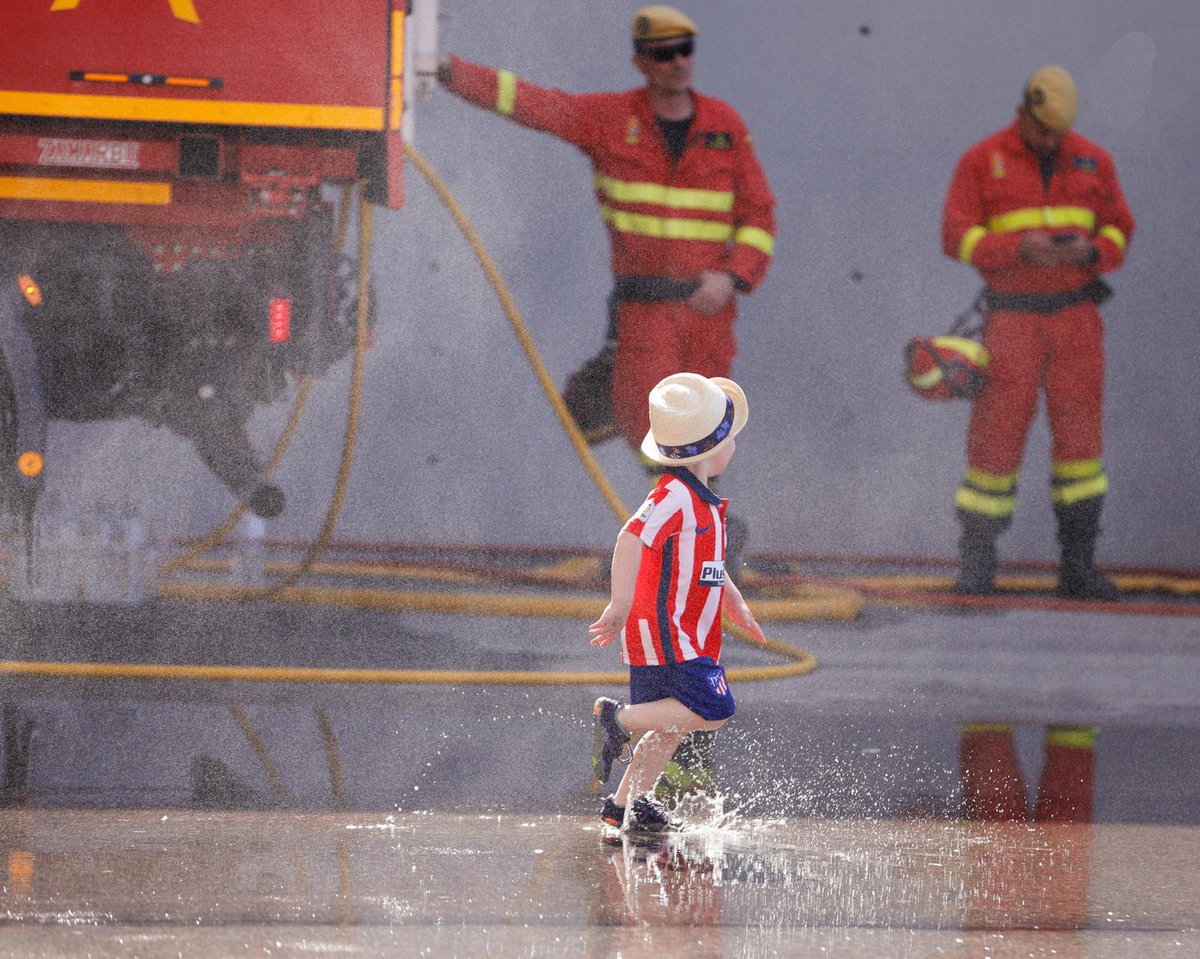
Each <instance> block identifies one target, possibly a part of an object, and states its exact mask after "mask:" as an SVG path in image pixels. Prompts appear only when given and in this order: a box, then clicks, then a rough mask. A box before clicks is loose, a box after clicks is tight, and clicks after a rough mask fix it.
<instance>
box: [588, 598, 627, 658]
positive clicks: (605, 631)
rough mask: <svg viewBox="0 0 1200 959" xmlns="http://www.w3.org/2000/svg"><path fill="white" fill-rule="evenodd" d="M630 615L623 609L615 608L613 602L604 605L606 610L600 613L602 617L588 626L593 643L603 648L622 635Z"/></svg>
mask: <svg viewBox="0 0 1200 959" xmlns="http://www.w3.org/2000/svg"><path fill="white" fill-rule="evenodd" d="M628 615H629V614H628V612H625V613H622V612H621V610H619V609H615V608H614V607H613V604H612V603H609V604H608V605H607V606H606V607H604V612H603V613H601V614H600V618H599V619H598V620H596V621H595V622H594V623H592V625H591V626H589V627H588V633H589V634H590V635H591V637H592V645H593V646H599V647H600V648H601V649H603V648H604V647H605V646H607V645H608V644H609V643H611V642H612V641H613V640H614V639H616V638H617V637H618V636H620V635H621V630H622V628H623V627H624V626H625V620H626V618H627V617H628Z"/></svg>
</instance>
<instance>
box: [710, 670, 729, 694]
mask: <svg viewBox="0 0 1200 959" xmlns="http://www.w3.org/2000/svg"><path fill="white" fill-rule="evenodd" d="M708 685H710V686H711V687H712V688H713V692H714V693H716V694H717V695H718V696H725V695H728V693H729V683H727V682H725V671H724V670H721V671H719V672H715V673H709V676H708Z"/></svg>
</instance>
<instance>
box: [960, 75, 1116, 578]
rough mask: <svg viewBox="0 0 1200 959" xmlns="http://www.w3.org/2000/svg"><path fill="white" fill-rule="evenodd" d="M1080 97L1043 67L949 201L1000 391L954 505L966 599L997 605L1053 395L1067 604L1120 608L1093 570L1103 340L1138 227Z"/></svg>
mask: <svg viewBox="0 0 1200 959" xmlns="http://www.w3.org/2000/svg"><path fill="white" fill-rule="evenodd" d="M1075 111H1076V91H1075V84H1074V82H1073V81H1072V79H1071V77H1070V75H1069V74H1068V73H1067V71H1066V70H1063V69H1062V68H1061V67H1053V66H1052V67H1045V68H1043V69H1041V70H1039V71H1038V72H1037V73H1035V74H1034V75H1033V76H1032V77H1031V78H1030V80H1029V81H1028V83H1027V84H1026V87H1025V96H1024V99H1023V101H1022V102H1021V104H1020V105H1019V106H1018V108H1017V117H1016V120H1015V122H1014V123H1013V124H1012V125H1011V126H1009V127H1008V128H1006V129H1003V130H1000V131H999V132H997V133H994V134H992V135H991V136H988V137H986V138H985V139H983V140H982V141H980V142H979V143H977V144H975V145H974V146H973V147H971V148H970V149H969V150H968V151H967V152H966V153H965V154H964V155H963V156H962V158H961V159H960V160H959V162H958V166H957V168H956V169H955V171H954V178H953V180H952V182H951V184H950V189H949V192H948V194H947V197H946V203H945V210H944V216H943V221H942V244H943V248H944V250H945V252H946V254H947V255H949V256H951V257H954V258H956V259H959V260H961V261H962V262H964V263H967V264H969V265H971V266H973V267H975V269H976V270H978V271H979V273H980V275H981V276H982V278H983V280H984V283H985V284H986V289H985V294H984V295H985V304H986V317H987V319H986V323H985V326H984V339H983V342H984V345H985V346H986V347H987V349H988V351H989V353H990V354H991V362H990V365H989V368H988V369H989V381H988V384H987V386H986V387H985V388H984V389H983V391H982V392H981V393H980V394H979V396H978V397H977V399H976V400H975V404H974V408H973V410H972V413H971V422H970V427H969V430H968V434H967V472H966V476H965V478H964V479H963V483H962V485H961V486H960V487H959V489H958V493H957V495H956V497H955V506H956V508H957V512H958V517H959V520H960V522H961V524H962V538H961V540H960V548H961V567H960V572H959V576H958V580H957V582H956V584H955V588H956V589H957V590H958V591H959V592H962V593H968V594H985V593H989V592H992V591H993V589H994V582H995V571H996V555H997V554H996V538H997V537H998V536H999V534H1000V533H1001V532H1003V531H1004V530H1005V529H1006V528H1007V527H1008V525H1009V524H1010V522H1011V521H1012V516H1013V512H1014V510H1015V508H1016V494H1017V479H1018V473H1019V469H1020V465H1021V459H1022V455H1023V452H1024V447H1025V439H1026V435H1027V433H1028V431H1029V426H1030V424H1031V422H1032V421H1033V417H1034V414H1035V413H1036V411H1037V406H1038V400H1039V395H1040V394H1041V393H1042V392H1043V391H1044V393H1045V396H1046V409H1047V415H1048V418H1049V423H1050V432H1051V436H1052V447H1051V451H1050V498H1051V501H1052V503H1053V506H1054V512H1055V515H1056V518H1057V523H1058V540H1059V543H1060V545H1061V548H1062V562H1061V566H1060V571H1059V582H1058V592H1059V594H1060V595H1062V596H1065V597H1070V598H1080V599H1115V598H1116V597H1117V595H1118V591H1117V589H1116V587H1115V586H1114V584H1113V583H1112V582H1111V581H1110V580H1109V579H1107V577H1105V576H1104V575H1103V574H1101V573H1100V572H1099V571H1098V570H1097V569H1096V567H1095V564H1094V558H1093V554H1094V549H1095V542H1096V537H1097V535H1098V534H1099V529H1100V526H1099V523H1100V513H1101V509H1102V507H1103V504H1104V496H1105V493H1106V492H1107V490H1108V476H1107V474H1106V473H1105V471H1104V465H1103V461H1102V453H1103V446H1102V438H1101V419H1102V413H1103V408H1102V397H1103V389H1104V349H1103V338H1104V327H1103V323H1102V321H1101V319H1100V313H1099V311H1098V310H1097V305H1098V304H1099V303H1100V302H1102V301H1103V300H1104V299H1105V298H1106V297H1107V296H1108V295H1109V293H1110V292H1111V291H1110V290H1109V289H1108V287H1107V286H1106V285H1105V284H1104V283H1103V282H1102V281H1100V279H1099V278H1100V276H1101V274H1103V273H1107V272H1109V271H1111V270H1115V269H1117V268H1118V267H1119V266H1121V264H1122V263H1123V262H1124V260H1125V252H1126V249H1127V247H1128V244H1129V240H1130V238H1131V237H1132V235H1133V229H1134V223H1133V217H1132V216H1131V215H1130V212H1129V208H1128V207H1127V206H1126V203H1125V198H1124V196H1123V194H1122V191H1121V186H1120V184H1119V183H1118V181H1117V174H1116V170H1115V168H1114V166H1113V161H1112V158H1111V157H1110V156H1109V154H1108V153H1106V152H1105V151H1104V150H1103V149H1102V148H1100V147H1099V146H1097V145H1096V144H1095V143H1092V142H1091V141H1090V140H1087V139H1085V138H1084V137H1082V136H1080V135H1079V134H1078V133H1076V132H1074V131H1073V130H1072V126H1073V125H1074V122H1075Z"/></svg>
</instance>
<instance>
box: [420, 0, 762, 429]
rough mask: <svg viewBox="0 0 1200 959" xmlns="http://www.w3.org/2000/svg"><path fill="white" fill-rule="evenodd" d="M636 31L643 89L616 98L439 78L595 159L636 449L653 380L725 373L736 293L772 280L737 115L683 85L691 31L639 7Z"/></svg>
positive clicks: (755, 182) (619, 365)
mask: <svg viewBox="0 0 1200 959" xmlns="http://www.w3.org/2000/svg"><path fill="white" fill-rule="evenodd" d="M632 33H633V46H634V54H633V65H634V66H635V67H636V68H637V69H638V71H639V72H640V73H641V74H642V75H643V76H644V77H645V79H646V83H645V86H643V87H639V88H637V89H634V90H629V91H626V92H624V93H589V94H571V93H564V92H562V91H560V90H553V89H548V88H546V87H540V86H536V85H534V84H532V83H528V82H526V81H524V80H521V79H518V78H517V77H515V76H514V75H513V74H512V73H509V72H508V71H505V70H493V69H491V68H489V67H483V66H479V65H477V64H474V63H469V62H467V61H465V60H462V59H460V58H458V57H454V56H450V57H446V58H444V59H443V61H442V63H441V66H440V69H439V79H440V80H441V82H442V84H443V85H444V86H445V87H446V88H447V89H449V90H450V91H451V92H452V93H455V94H457V95H458V96H460V97H462V98H464V99H465V100H468V101H469V102H471V103H474V104H476V105H478V106H481V107H484V108H487V109H491V110H494V111H495V112H496V113H499V114H500V115H501V116H506V117H508V118H509V119H511V120H515V121H516V122H517V123H520V124H522V125H523V126H527V127H532V128H533V129H535V130H542V131H544V132H546V133H549V134H551V135H552V136H555V137H558V138H559V139H562V140H565V141H567V142H568V143H571V144H574V145H575V146H576V147H578V148H579V149H580V150H582V151H583V152H584V153H585V154H586V155H587V156H588V157H589V158H590V159H591V161H592V167H593V173H594V175H593V178H592V183H593V186H594V188H595V191H596V202H597V203H598V205H599V208H600V217H601V219H602V220H603V221H604V223H605V225H606V226H607V228H608V233H609V239H610V243H611V249H612V271H613V274H614V277H615V284H614V290H613V300H612V302H613V304H614V312H615V320H616V338H617V346H616V358H615V362H614V367H613V386H612V400H613V414H614V416H615V419H616V423H617V427H618V428H619V430H620V432H621V434H622V435H623V436H624V437H625V440H626V441H627V442H628V443H629V445H630V446H631V447H633V448H634V449H637V448H638V447H639V446H640V444H641V442H642V438H643V437H644V436H645V435H646V432H647V430H648V429H649V427H650V423H649V417H648V414H647V410H646V397H647V395H649V393H650V390H651V389H652V388H653V387H654V385H655V384H656V383H657V382H659V380H661V379H663V377H665V376H668V375H670V374H672V373H677V372H679V371H681V370H687V371H689V372H693V373H699V374H701V375H702V376H707V377H711V376H728V375H729V373H730V366H731V365H732V362H733V358H734V354H735V353H736V342H735V339H734V329H733V328H734V317H735V315H736V305H735V293H736V292H742V293H748V292H750V291H751V290H753V289H754V288H755V287H756V286H758V284H759V283H760V282H762V279H763V277H764V276H765V275H766V273H767V268H768V267H769V266H770V263H771V257H772V254H773V252H774V247H775V237H774V234H775V218H774V204H775V200H774V197H773V196H772V194H771V190H770V188H769V187H768V185H767V180H766V177H765V176H764V175H763V171H762V168H761V167H760V166H759V163H758V160H757V158H756V157H755V154H754V150H753V148H752V146H751V143H750V135H749V134H748V133H747V132H746V127H745V125H744V124H743V122H742V120H741V117H739V116H738V114H737V113H736V112H735V111H734V110H733V108H732V107H730V106H729V105H728V104H726V103H723V102H722V101H720V100H716V99H713V98H712V97H707V96H704V95H702V94H699V93H697V92H696V91H695V90H693V89H692V88H691V79H692V65H693V51H694V46H695V42H696V25H695V24H694V23H693V22H692V21H691V20H690V19H689V18H688V17H687V16H686V15H684V14H683V13H681V12H680V11H678V10H676V9H674V8H672V7H667V6H662V5H655V6H650V7H645V8H643V9H642V10H640V11H638V13H637V14H636V15H635V16H634V18H633V29H632Z"/></svg>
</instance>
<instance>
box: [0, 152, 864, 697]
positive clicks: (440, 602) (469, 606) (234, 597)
mask: <svg viewBox="0 0 1200 959" xmlns="http://www.w3.org/2000/svg"><path fill="white" fill-rule="evenodd" d="M405 153H406V155H407V156H408V157H409V159H410V160H412V162H413V164H414V165H415V166H416V167H417V168H418V169H419V170H420V171H421V173H422V174H423V175H424V176H425V177H426V179H427V180H428V181H429V183H430V184H431V186H432V187H433V188H434V190H435V191H436V192H437V194H438V195H439V197H440V198H441V199H442V202H443V203H444V204H445V206H446V207H447V209H448V210H449V211H450V213H451V215H452V216H453V217H454V219H455V222H456V223H457V224H458V226H459V228H460V230H461V231H462V232H463V234H464V236H465V237H466V238H467V240H468V242H469V243H470V245H471V248H472V250H473V251H474V253H475V256H476V258H477V259H478V260H479V262H480V264H481V265H482V267H483V269H484V272H485V273H486V274H487V277H488V280H489V282H490V283H491V285H492V287H493V289H494V290H495V292H496V295H497V297H498V298H499V300H500V303H501V305H502V307H503V308H504V311H505V314H506V315H507V317H508V319H509V321H510V323H511V324H512V326H513V329H514V331H515V332H516V335H517V338H518V340H519V341H520V342H521V346H522V348H523V349H524V351H525V354H526V357H527V358H528V360H529V363H530V366H531V367H532V369H533V371H534V374H535V376H536V377H537V379H538V381H539V383H540V384H541V387H542V390H543V392H544V393H545V394H546V397H547V399H548V400H549V401H550V404H551V407H552V408H553V409H554V411H555V415H556V416H557V417H558V419H559V422H560V424H561V425H562V427H563V429H564V431H565V432H566V434H567V436H568V437H569V438H570V440H571V443H572V445H573V446H574V447H575V450H576V453H577V454H578V455H579V458H580V460H581V461H582V462H583V464H584V466H585V467H586V468H587V470H588V472H589V475H590V476H591V478H592V481H593V482H594V483H595V485H596V486H597V488H598V489H599V490H600V492H601V494H602V495H603V496H604V498H605V500H606V501H607V502H608V505H609V507H610V508H611V509H612V511H613V513H614V514H615V516H616V517H617V519H618V521H620V522H624V520H625V518H626V517H627V516H628V511H627V510H626V508H625V506H624V504H623V503H622V502H621V500H620V498H619V496H618V495H617V493H616V491H615V490H614V489H613V488H612V486H611V485H610V484H609V483H608V480H607V478H606V477H605V476H604V474H603V472H602V471H601V469H600V467H599V466H598V464H597V463H596V461H595V458H594V457H593V456H592V454H591V450H590V449H589V447H588V444H587V441H586V439H585V438H584V437H583V434H582V433H581V432H580V431H579V428H578V427H577V426H576V424H575V422H574V420H573V419H572V417H571V415H570V412H569V411H568V410H567V408H566V405H565V404H564V403H563V401H562V398H561V396H560V395H559V392H558V390H557V388H556V386H555V384H554V381H553V380H552V379H551V378H550V375H549V373H548V371H547V370H546V367H545V364H544V363H543V362H542V359H541V356H540V354H539V353H538V351H537V348H536V346H535V345H534V343H533V339H532V337H531V336H530V335H529V332H528V330H527V329H526V327H525V324H524V322H523V321H522V319H521V316H520V313H519V312H518V310H517V308H516V305H515V303H514V302H513V300H512V297H511V295H510V294H509V292H508V289H507V287H506V286H505V284H504V281H503V279H502V278H501V276H500V274H499V271H498V270H497V269H496V267H495V264H494V263H493V262H492V260H491V257H490V256H489V255H488V253H487V251H486V249H485V248H484V247H483V244H482V243H481V242H480V240H479V237H478V235H477V234H476V232H475V230H474V228H473V227H472V226H471V224H470V222H469V220H468V219H467V217H466V215H465V214H464V213H463V211H462V208H461V207H460V206H459V204H458V203H457V201H456V200H455V199H454V197H453V196H452V195H451V194H450V192H449V190H448V188H447V187H446V185H445V183H444V182H443V181H442V180H441V179H440V178H439V177H438V176H437V174H436V173H435V172H434V171H433V170H432V168H431V167H430V166H429V164H428V162H427V161H426V160H425V158H424V157H422V156H421V155H420V154H419V153H418V152H417V151H416V150H414V149H413V148H412V147H411V146H409V145H407V144H406V145H405ZM359 190H360V194H359V195H360V203H359V215H360V222H359V226H360V236H359V276H358V282H359V303H358V306H359V309H358V318H357V320H358V329H357V336H356V349H355V359H354V372H353V382H352V388H351V404H350V413H349V415H348V422H347V429H346V442H345V445H344V448H343V455H342V462H341V467H340V469H339V475H338V481H337V486H336V488H335V492H334V496H333V500H332V502H331V504H330V508H329V511H328V513H327V515H326V519H325V523H324V524H323V526H322V529H321V532H320V534H319V535H318V537H317V539H316V540H315V541H314V543H313V544H312V545H311V546H310V547H309V549H308V550H307V552H306V555H305V557H304V559H303V560H302V561H301V562H300V563H299V564H298V565H296V567H295V568H294V569H293V570H292V572H290V573H289V574H288V575H287V576H286V577H285V578H284V579H283V580H281V581H280V582H277V583H273V584H271V585H270V586H267V587H252V588H247V587H241V586H228V585H223V584H211V583H208V584H205V583H179V582H169V581H168V582H163V583H162V585H161V586H160V588H159V595H160V596H162V597H164V598H168V599H177V600H194V601H206V602H238V601H243V600H246V599H259V598H265V597H268V596H269V597H270V598H271V599H272V601H274V602H280V603H295V604H297V605H319V606H341V607H347V608H354V609H372V610H385V611H393V612H399V611H407V612H417V611H420V612H437V613H455V614H464V613H465V614H470V615H481V616H501V617H512V616H536V617H547V618H565V619H575V620H578V619H588V618H591V617H593V616H595V615H596V614H597V613H598V601H597V600H596V599H595V598H594V597H578V596H577V597H561V596H545V595H533V596H514V595H512V594H511V593H506V594H495V593H435V592H399V591H394V590H370V589H356V588H330V587H307V588H297V587H296V586H295V584H296V582H297V581H298V580H299V579H300V578H301V577H302V576H304V575H305V573H307V572H308V571H310V570H311V569H312V567H313V566H314V564H315V563H316V561H317V559H318V557H319V556H320V554H321V552H322V551H323V550H324V548H325V546H326V545H327V543H328V540H329V538H330V536H331V535H332V531H333V527H334V524H335V523H336V520H337V516H338V514H339V512H340V509H341V505H342V502H343V496H344V490H345V487H346V484H347V480H348V477H349V470H350V463H351V460H352V451H353V446H354V442H355V439H356V432H357V423H358V415H359V409H360V398H361V390H362V355H363V352H364V350H365V344H366V339H367V337H366V317H367V304H368V298H369V294H368V281H369V275H368V261H369V256H368V251H369V244H370V211H369V206H368V204H366V203H365V201H364V200H363V199H362V185H361V184H360V187H359ZM345 207H346V204H345V203H343V220H342V223H341V225H340V226H339V236H341V235H344V231H345V219H344V209H345ZM306 390H307V388H306V387H305V388H304V392H305V395H306ZM302 407H303V402H301V401H300V400H299V399H298V401H297V404H296V406H295V407H294V408H293V415H292V419H291V420H290V421H289V424H288V427H287V428H286V429H285V432H284V435H283V436H282V437H281V439H280V442H279V443H278V444H277V446H276V452H275V455H274V456H273V457H272V463H271V468H272V469H273V468H274V466H275V465H277V463H278V460H279V458H280V457H281V455H282V452H283V449H284V448H285V447H286V443H287V440H290V436H291V433H292V432H294V429H295V422H296V420H297V419H298V416H299V410H300V409H301V408H302ZM240 515H241V513H240V511H236V510H235V512H234V514H231V516H230V517H229V518H228V519H227V520H226V521H225V523H224V524H222V527H220V528H218V530H216V531H214V532H213V533H212V534H210V535H209V536H208V537H206V538H205V540H203V541H202V542H201V543H200V544H198V546H197V547H195V548H193V549H192V550H190V551H189V552H188V553H187V554H186V555H184V556H182V557H179V558H177V559H175V560H172V561H170V562H169V563H168V564H166V565H165V566H164V571H165V572H172V571H176V570H179V569H182V568H185V567H191V566H192V565H193V564H194V562H195V560H196V558H197V557H198V556H199V555H200V554H201V553H203V552H205V551H207V550H208V549H211V548H212V546H214V545H215V544H216V543H217V542H219V541H220V539H221V538H223V536H224V535H225V534H226V533H228V531H229V530H230V529H232V528H233V525H234V524H236V522H237V519H238V518H239V517H240ZM755 608H756V610H757V611H758V615H759V617H760V618H761V619H763V620H764V621H770V620H772V619H792V620H795V619H851V618H853V617H855V616H857V615H858V612H859V610H860V608H861V600H859V598H858V597H857V596H855V595H854V594H852V593H845V592H839V591H824V592H823V593H818V594H816V595H807V596H803V597H800V596H796V597H793V598H789V599H783V600H768V601H761V602H756V604H755ZM725 626H726V628H727V629H728V630H729V631H730V632H732V633H733V634H734V635H736V636H738V637H739V638H741V639H743V640H746V641H749V637H748V636H747V635H746V634H745V632H744V631H743V630H741V629H740V628H738V627H735V626H734V625H733V624H732V623H730V622H728V621H726V623H725ZM755 645H757V644H755ZM764 648H765V649H767V650H768V651H770V652H773V653H775V654H777V655H781V656H783V657H785V659H786V660H787V662H785V663H782V664H777V665H770V666H759V667H741V668H733V669H730V670H729V676H730V678H731V679H733V680H735V681H738V680H740V681H748V680H765V679H779V678H783V677H787V676H799V675H804V674H806V673H808V672H811V671H812V670H813V669H814V668H815V667H816V665H817V661H816V658H815V657H814V656H813V655H812V654H811V653H809V652H808V651H806V650H804V649H801V648H799V647H795V646H792V645H790V644H787V643H783V642H781V641H779V640H768V642H767V644H766V646H765V647H764ZM0 673H8V674H13V675H38V676H59V677H105V678H130V679H187V680H234V681H270V682H354V683H390V684H395V683H416V684H453V685H484V684H518V685H572V684H581V685H584V684H615V683H621V682H624V680H625V674H624V673H623V672H592V671H579V672H531V671H504V670H425V669H407V670H386V669H383V670H381V669H319V668H293V667H251V666H217V665H196V666H178V665H157V664H135V663H31V662H17V661H0Z"/></svg>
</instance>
